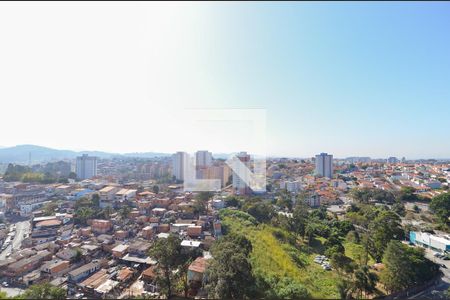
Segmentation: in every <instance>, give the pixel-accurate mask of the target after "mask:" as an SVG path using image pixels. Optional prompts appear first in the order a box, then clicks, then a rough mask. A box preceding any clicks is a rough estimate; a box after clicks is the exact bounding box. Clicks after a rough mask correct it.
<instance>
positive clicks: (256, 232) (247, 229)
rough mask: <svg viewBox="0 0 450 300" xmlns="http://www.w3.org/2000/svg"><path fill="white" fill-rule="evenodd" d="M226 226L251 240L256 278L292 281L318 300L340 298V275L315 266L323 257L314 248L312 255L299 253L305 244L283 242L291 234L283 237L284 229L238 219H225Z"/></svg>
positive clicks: (285, 234) (252, 261) (234, 217)
mask: <svg viewBox="0 0 450 300" xmlns="http://www.w3.org/2000/svg"><path fill="white" fill-rule="evenodd" d="M223 223H224V225H225V226H226V227H227V228H228V230H229V231H230V232H235V233H240V234H243V235H244V236H246V237H247V238H248V239H250V240H251V242H252V246H253V251H252V253H251V256H250V260H251V264H252V267H253V272H254V274H255V276H256V277H261V278H270V277H289V278H292V279H293V280H295V281H297V282H299V283H301V284H303V285H304V286H305V287H306V288H307V289H308V291H309V292H310V293H311V295H312V296H313V297H314V298H322V299H323V298H333V299H334V298H338V293H337V289H336V283H337V280H338V275H337V274H336V273H335V272H334V271H325V270H323V269H322V267H321V266H320V265H318V264H316V263H314V262H313V260H314V257H315V256H316V255H317V254H318V253H319V252H316V251H315V250H314V249H315V248H314V247H311V249H312V251H311V253H308V252H305V251H302V250H299V249H298V248H303V246H304V245H303V244H302V242H300V244H299V245H298V246H299V247H298V248H297V247H296V246H294V245H292V243H288V242H287V241H283V240H282V239H280V237H281V236H283V235H284V236H288V235H289V233H288V232H283V233H280V230H281V229H280V228H274V227H273V226H270V225H264V224H262V225H257V226H248V223H247V222H245V221H244V220H241V219H239V218H237V217H236V216H225V217H224V218H223ZM274 232H276V233H274ZM277 237H278V238H277ZM320 244H322V241H321V242H320Z"/></svg>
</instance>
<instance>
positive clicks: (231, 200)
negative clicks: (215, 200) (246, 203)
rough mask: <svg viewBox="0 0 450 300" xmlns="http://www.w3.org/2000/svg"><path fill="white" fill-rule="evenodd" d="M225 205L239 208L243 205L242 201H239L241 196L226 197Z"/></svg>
mask: <svg viewBox="0 0 450 300" xmlns="http://www.w3.org/2000/svg"><path fill="white" fill-rule="evenodd" d="M225 206H226V207H230V206H231V207H237V208H239V207H240V206H241V201H239V198H238V197H236V196H228V197H226V198H225Z"/></svg>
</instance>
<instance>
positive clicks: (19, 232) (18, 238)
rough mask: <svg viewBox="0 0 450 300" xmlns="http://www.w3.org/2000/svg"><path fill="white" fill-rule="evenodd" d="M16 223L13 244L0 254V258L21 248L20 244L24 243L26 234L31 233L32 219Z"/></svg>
mask: <svg viewBox="0 0 450 300" xmlns="http://www.w3.org/2000/svg"><path fill="white" fill-rule="evenodd" d="M15 225H16V231H15V233H16V234H15V236H14V239H13V240H12V242H11V245H9V246H8V247H7V248H6V249H5V250H4V251H3V252H2V253H1V254H0V260H2V259H5V258H6V255H7V254H8V253H11V252H13V251H14V250H19V249H20V246H21V245H22V241H23V239H24V235H25V234H28V233H30V226H31V224H30V221H21V222H17V223H15Z"/></svg>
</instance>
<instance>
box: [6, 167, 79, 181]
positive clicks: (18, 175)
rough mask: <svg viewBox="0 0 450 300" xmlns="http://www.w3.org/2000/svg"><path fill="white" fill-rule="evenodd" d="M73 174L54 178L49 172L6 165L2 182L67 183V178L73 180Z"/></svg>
mask: <svg viewBox="0 0 450 300" xmlns="http://www.w3.org/2000/svg"><path fill="white" fill-rule="evenodd" d="M74 176H75V177H76V175H75V174H74V173H71V174H69V175H68V176H54V175H53V174H51V173H50V172H35V171H33V170H32V169H31V168H30V167H27V166H22V165H15V164H8V167H7V168H6V171H5V174H4V175H3V180H5V181H8V182H10V181H21V182H27V183H43V184H46V183H56V182H59V183H67V182H68V178H74Z"/></svg>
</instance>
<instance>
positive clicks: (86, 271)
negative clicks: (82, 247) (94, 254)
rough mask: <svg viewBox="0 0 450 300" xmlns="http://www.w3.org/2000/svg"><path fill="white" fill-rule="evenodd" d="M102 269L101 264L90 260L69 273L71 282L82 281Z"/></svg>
mask: <svg viewBox="0 0 450 300" xmlns="http://www.w3.org/2000/svg"><path fill="white" fill-rule="evenodd" d="M99 269H100V265H99V264H98V263H96V262H90V263H88V264H85V265H83V266H81V267H79V268H76V269H75V270H72V271H70V272H69V273H68V274H69V281H71V282H80V281H81V280H83V279H84V278H87V277H88V276H89V275H91V274H93V273H94V272H96V271H97V270H99Z"/></svg>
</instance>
